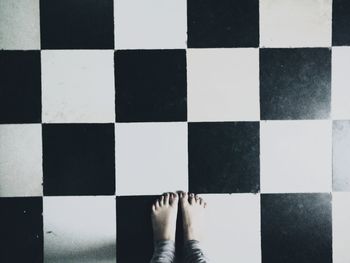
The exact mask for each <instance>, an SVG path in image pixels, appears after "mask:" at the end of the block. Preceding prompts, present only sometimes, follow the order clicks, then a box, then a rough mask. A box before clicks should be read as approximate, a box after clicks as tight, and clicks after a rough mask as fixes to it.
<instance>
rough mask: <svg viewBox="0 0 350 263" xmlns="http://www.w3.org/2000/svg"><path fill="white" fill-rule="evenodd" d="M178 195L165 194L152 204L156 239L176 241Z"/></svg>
mask: <svg viewBox="0 0 350 263" xmlns="http://www.w3.org/2000/svg"><path fill="white" fill-rule="evenodd" d="M177 208H178V196H177V194H175V193H165V194H163V195H162V196H161V197H160V198H159V199H158V200H157V201H156V202H155V203H154V204H153V205H152V226H153V237H154V241H155V242H156V241H159V240H173V241H175V229H176V218H177Z"/></svg>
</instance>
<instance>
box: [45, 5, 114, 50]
mask: <svg viewBox="0 0 350 263" xmlns="http://www.w3.org/2000/svg"><path fill="white" fill-rule="evenodd" d="M40 30H41V48H42V49H113V48H114V19H113V0H84V1H81V0H41V1H40Z"/></svg>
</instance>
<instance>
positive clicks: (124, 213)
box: [117, 196, 183, 263]
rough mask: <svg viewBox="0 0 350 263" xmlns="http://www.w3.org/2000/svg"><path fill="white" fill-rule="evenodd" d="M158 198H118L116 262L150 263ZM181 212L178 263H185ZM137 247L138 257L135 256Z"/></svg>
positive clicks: (178, 235) (178, 233)
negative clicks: (152, 208) (152, 214)
mask: <svg viewBox="0 0 350 263" xmlns="http://www.w3.org/2000/svg"><path fill="white" fill-rule="evenodd" d="M158 197H159V196H118V197H117V262H118V263H131V262H138V263H149V262H150V259H151V258H152V255H153V250H154V246H153V231H152V221H151V207H152V204H153V203H154V201H155V200H156V199H157V198H158ZM181 218H182V214H181V209H179V210H178V218H177V224H176V262H183V261H182V260H183V231H182V230H183V227H182V226H183V225H182V220H181ZM135 247H136V248H137V253H135Z"/></svg>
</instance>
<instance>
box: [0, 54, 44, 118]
mask: <svg viewBox="0 0 350 263" xmlns="http://www.w3.org/2000/svg"><path fill="white" fill-rule="evenodd" d="M0 74H1V78H0V87H1V90H0V123H37V122H39V123H40V122H41V80H40V74H41V68H40V51H0ZM18 105H21V106H20V107H19V106H18Z"/></svg>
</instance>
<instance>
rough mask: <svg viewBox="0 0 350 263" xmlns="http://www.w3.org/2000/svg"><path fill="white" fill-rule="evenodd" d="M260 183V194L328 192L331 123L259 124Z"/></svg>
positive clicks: (279, 122)
mask: <svg viewBox="0 0 350 263" xmlns="http://www.w3.org/2000/svg"><path fill="white" fill-rule="evenodd" d="M260 184H261V192H263V193H291V192H330V191H331V189H332V123H331V121H329V120H311V121H310V120H298V121H262V122H260Z"/></svg>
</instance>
